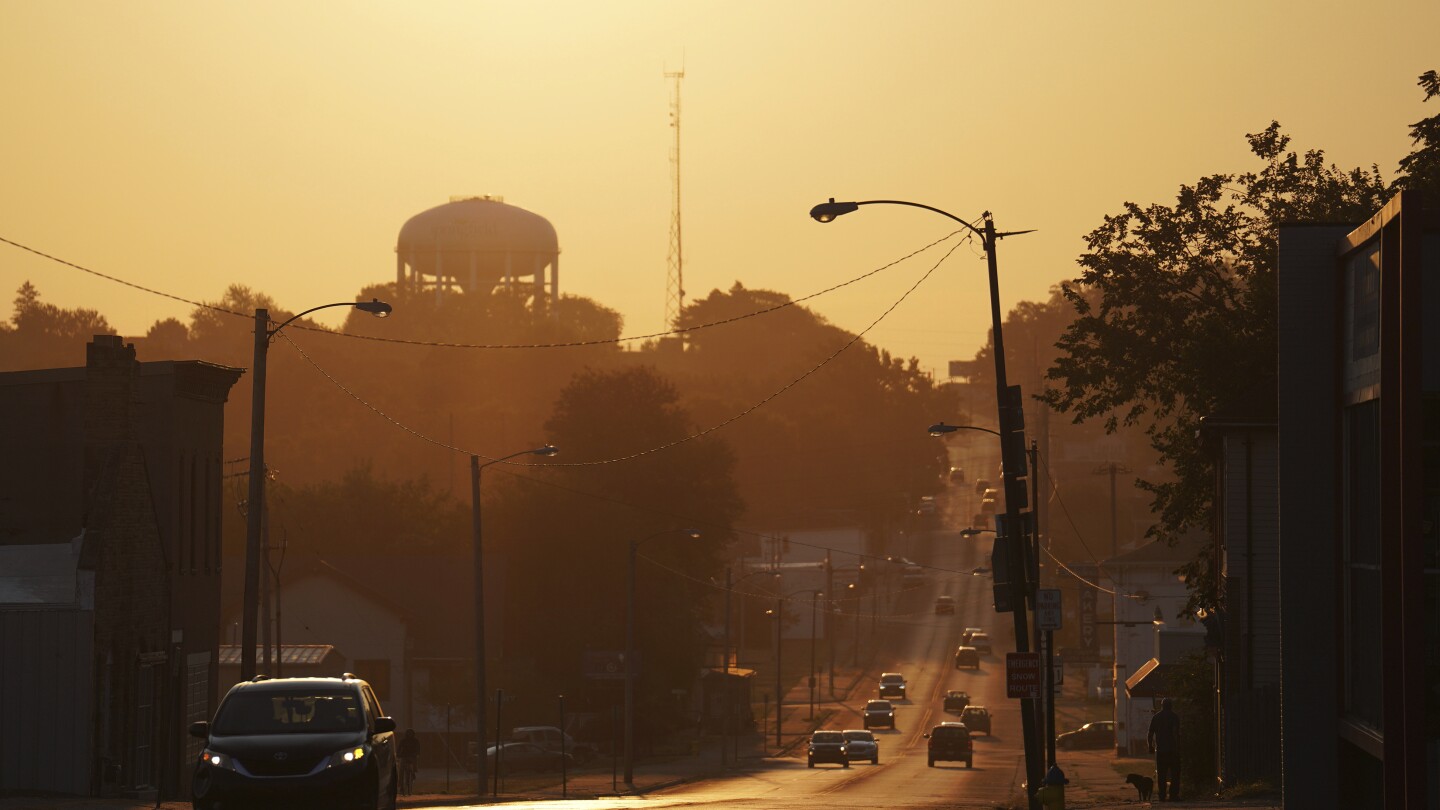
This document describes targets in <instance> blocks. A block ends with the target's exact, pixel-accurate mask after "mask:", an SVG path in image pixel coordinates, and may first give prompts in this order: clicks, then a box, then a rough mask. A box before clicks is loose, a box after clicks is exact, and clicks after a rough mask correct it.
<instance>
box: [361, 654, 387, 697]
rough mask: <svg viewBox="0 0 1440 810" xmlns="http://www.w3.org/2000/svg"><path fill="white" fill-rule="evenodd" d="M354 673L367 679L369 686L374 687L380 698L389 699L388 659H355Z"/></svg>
mask: <svg viewBox="0 0 1440 810" xmlns="http://www.w3.org/2000/svg"><path fill="white" fill-rule="evenodd" d="M355 674H356V675H358V676H360V677H361V678H364V679H365V680H367V681H369V682H370V686H371V687H373V688H374V689H375V695H376V696H377V697H379V698H380V699H381V700H389V699H390V659H388V658H360V659H356V661H355Z"/></svg>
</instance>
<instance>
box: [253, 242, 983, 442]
mask: <svg viewBox="0 0 1440 810" xmlns="http://www.w3.org/2000/svg"><path fill="white" fill-rule="evenodd" d="M966 239H968V236H967V237H966V238H964V239H961V240H960V241H959V242H957V243H955V244H954V245H951V246H950V249H949V250H947V251H945V253H944V255H942V256H941V257H940V258H939V259H938V260H937V261H936V262H935V264H933V265H931V266H930V268H929V269H928V270H926V271H925V273H924V274H922V275H921V276H920V278H918V279H917V280H916V281H915V283H914V284H911V285H910V287H909V288H908V289H907V290H905V292H904V293H902V294H901V295H900V297H899V298H897V299H896V300H895V301H894V302H893V303H891V304H890V306H888V307H886V308H885V310H884V311H883V312H881V313H880V315H879V316H878V317H876V318H875V320H873V321H871V322H870V324H869V325H868V326H866V327H865V328H864V329H862V330H860V331H859V332H857V333H855V334H854V335H852V336H851V337H850V339H849V340H847V341H845V342H844V343H843V344H841V346H840V347H839V348H838V349H836V350H835V351H833V352H831V353H830V354H829V355H828V356H826V357H825V358H824V359H822V360H821V361H820V362H818V363H816V364H815V365H814V366H811V367H810V368H809V369H808V370H806V371H805V372H804V373H802V374H801V375H800V376H798V377H796V378H794V379H792V380H790V381H789V382H787V383H785V384H784V385H782V386H781V387H780V388H778V389H776V390H775V391H774V392H772V393H770V394H769V395H768V396H766V397H764V398H762V399H761V400H759V401H758V402H755V403H752V404H751V405H750V406H748V407H746V408H745V409H744V410H741V411H740V412H739V413H736V414H734V415H732V416H730V417H729V418H727V419H725V420H723V421H721V422H718V423H716V424H714V425H711V426H709V427H707V428H704V429H702V430H700V431H697V432H694V433H691V434H689V435H687V436H684V437H681V438H679V439H675V440H674V441H670V442H667V443H665V444H661V445H658V446H656V447H651V448H649V449H646V450H639V451H636V452H634V453H630V454H628V455H624V456H615V457H613V458H607V459H597V460H591V461H571V462H544V463H540V462H524V461H511V460H505V461H501V462H500V463H502V464H505V465H509V466H515V467H595V466H601V465H606V464H616V463H619V462H622V461H632V460H634V459H637V458H641V457H644V456H649V455H653V454H655V453H659V452H662V451H665V450H669V449H671V448H673V447H677V446H679V445H682V444H685V443H686V442H691V441H695V440H697V439H700V438H703V437H705V436H708V435H710V434H711V433H714V432H716V431H718V430H721V429H723V428H725V427H728V426H729V425H731V424H734V423H735V422H737V421H739V420H741V419H743V418H745V417H746V416H749V415H750V414H752V413H754V412H755V411H757V410H759V409H760V408H762V407H764V406H765V405H767V404H769V403H770V402H771V401H773V400H774V399H775V398H776V397H778V396H780V395H781V394H784V393H785V392H786V391H789V390H790V389H791V388H794V387H795V386H797V385H799V384H800V383H802V382H804V381H805V380H806V379H807V378H809V377H810V376H811V375H813V374H815V373H816V372H818V371H819V370H820V369H822V368H824V367H825V366H826V365H828V364H829V363H830V362H831V361H833V360H834V359H835V358H836V357H839V356H840V355H841V353H843V352H844V351H845V350H847V349H849V348H850V347H852V346H854V345H855V344H856V343H858V342H860V340H861V339H862V338H864V337H865V335H866V333H868V332H869V331H870V330H871V329H873V328H875V326H876V324H879V323H880V322H881V321H883V320H885V318H886V317H888V316H889V315H890V313H892V312H894V311H895V308H896V307H898V306H900V305H901V304H902V303H904V302H905V300H906V299H907V298H909V297H910V295H911V294H912V293H914V292H915V290H916V289H918V288H919V287H920V285H921V284H924V283H925V281H926V280H927V279H929V278H930V276H931V275H933V274H934V273H935V271H936V270H938V269H939V268H940V265H942V264H944V263H945V260H946V259H948V258H950V255H951V254H953V253H954V252H955V250H956V249H957V248H958V247H959V246H960V245H962V244H964V243H965V241H966ZM279 336H280V337H281V338H284V340H285V342H286V343H288V344H290V346H291V347H292V348H294V349H295V351H296V352H298V353H299V354H300V356H301V357H302V358H304V360H305V361H306V362H307V363H309V364H310V365H311V366H312V367H313V368H314V369H315V370H316V371H318V372H319V373H320V374H321V375H322V376H324V377H325V379H327V380H329V381H330V383H331V384H332V385H334V386H335V387H336V388H339V389H340V390H341V391H343V392H344V393H345V394H346V395H347V396H349V397H350V398H351V399H354V400H355V401H356V402H358V403H360V404H361V405H363V406H364V407H366V408H368V409H369V410H371V411H373V412H374V413H375V414H377V415H378V416H380V417H381V418H383V419H385V420H386V421H387V422H390V423H391V424H392V425H394V426H396V427H398V428H400V429H401V430H403V431H405V432H406V433H409V434H411V435H412V436H415V437H416V438H418V439H421V440H422V441H425V442H428V443H430V444H433V445H435V446H437V447H441V448H444V449H446V450H449V451H451V452H455V453H461V454H464V455H468V456H477V457H479V458H484V459H486V460H489V461H499V460H498V459H495V458H492V457H490V456H487V455H484V454H483V453H477V452H475V451H471V450H466V449H464V448H461V447H458V446H456V445H452V444H449V443H447V442H443V441H440V440H439V439H436V438H433V437H431V436H427V435H426V434H424V433H421V432H420V431H418V430H416V429H414V428H412V427H410V426H409V425H406V424H404V423H403V422H401V421H400V420H398V419H396V418H395V417H393V416H390V415H389V414H387V413H386V412H385V411H383V410H381V409H380V408H379V407H378V406H376V405H375V404H373V403H371V402H370V401H368V400H366V399H365V398H364V397H362V396H360V395H359V394H358V393H356V392H355V391H353V390H351V389H350V388H349V386H347V385H345V384H344V383H342V382H341V381H340V380H338V379H336V377H335V376H334V375H333V374H331V373H330V372H329V371H326V370H325V368H324V367H323V366H321V365H320V364H319V363H318V362H316V361H315V359H314V358H313V357H311V356H310V355H309V354H308V353H307V352H306V351H305V350H304V349H303V348H301V347H300V345H299V344H298V343H296V342H295V341H294V340H291V339H290V336H289V335H286V334H285V333H284V332H281V333H280V334H279Z"/></svg>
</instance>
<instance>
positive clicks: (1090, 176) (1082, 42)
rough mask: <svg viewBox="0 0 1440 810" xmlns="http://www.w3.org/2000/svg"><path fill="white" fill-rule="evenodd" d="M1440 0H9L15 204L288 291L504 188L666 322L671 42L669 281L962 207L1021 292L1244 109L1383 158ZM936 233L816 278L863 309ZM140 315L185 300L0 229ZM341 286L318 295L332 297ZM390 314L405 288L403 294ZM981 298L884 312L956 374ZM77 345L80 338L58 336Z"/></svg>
mask: <svg viewBox="0 0 1440 810" xmlns="http://www.w3.org/2000/svg"><path fill="white" fill-rule="evenodd" d="M1437 31H1440V2H1435V0H1413V1H1410V2H1385V0H1380V2H1377V3H1372V4H1358V3H1356V4H1342V3H1338V2H1324V1H1322V0H1305V1H1304V2H1301V1H1300V0H1284V1H1283V2H1264V1H1263V0H1248V1H1247V2H1230V1H1228V0H1226V1H1222V2H1207V3H1173V2H1154V1H1153V0H1149V1H1148V2H1086V3H1076V2H1051V3H1037V2H991V3H984V4H982V3H973V2H916V1H910V2H906V1H904V0H897V2H891V3H884V4H881V3H877V2H873V1H872V2H855V1H852V0H831V2H809V0H803V1H801V0H786V1H785V2H774V1H773V0H772V1H771V2H736V1H735V0H730V2H691V1H690V0H670V2H664V3H660V2H629V1H626V0H607V1H606V2H594V0H583V1H582V0H571V1H570V2H530V1H529V0H526V1H525V2H520V1H519V0H510V1H509V2H365V3H359V2H357V3H340V2H324V3H320V2H296V0H285V1H284V2H256V1H255V0H251V2H246V3H195V2H179V1H178V0H157V1H154V2H134V1H132V2H125V3H100V2H59V1H57V0H7V2H4V3H3V4H0V74H3V75H4V76H5V79H4V80H3V82H0V102H3V109H4V125H3V126H0V150H3V154H4V160H3V162H0V177H3V180H0V236H4V237H5V238H8V239H12V240H15V241H18V242H23V243H26V244H29V245H32V246H33V247H36V248H38V249H41V250H44V251H47V252H51V253H54V254H57V255H59V256H61V257H64V258H66V259H69V260H71V261H74V262H77V263H80V264H83V265H86V266H90V267H93V268H95V269H97V270H101V271H103V272H106V273H110V274H113V275H117V276H121V277H124V278H127V279H129V280H132V281H135V282H137V283H141V284H145V285H148V286H152V287H156V288H159V289H162V290H165V291H167V292H171V293H173V294H176V295H179V296H182V297H186V298H195V299H209V300H214V299H217V298H219V296H220V295H221V294H222V292H223V290H224V288H225V286H226V285H228V284H230V283H232V282H240V283H244V284H247V285H250V286H251V287H254V288H257V289H260V290H263V291H265V292H267V293H269V294H271V295H273V296H274V297H275V298H276V299H277V300H278V301H279V302H280V303H281V305H282V306H284V307H286V308H287V309H291V310H300V309H304V308H307V307H310V306H313V305H316V304H320V303H328V302H330V301H336V300H344V299H347V298H349V297H351V296H353V295H354V294H355V293H356V292H357V291H358V290H359V288H360V287H361V285H363V284H366V283H373V282H383V281H386V280H390V279H393V277H394V263H395V258H394V252H393V251H394V246H395V239H396V235H397V232H398V231H399V228H400V226H401V225H402V224H403V223H404V222H405V220H406V219H407V218H409V217H410V216H411V215H413V214H415V213H418V212H419V211H422V210H424V209H426V208H429V207H432V206H434V205H438V204H440V203H443V202H445V201H446V200H447V199H449V197H450V196H451V195H469V194H496V195H501V196H503V197H504V199H505V201H506V202H508V203H511V204H513V205H518V206H520V207H522V208H526V209H528V210H531V211H534V212H536V213H538V214H541V215H543V216H545V217H546V218H548V219H549V220H550V221H551V222H552V223H553V224H554V225H555V228H556V230H557V232H558V234H559V239H560V248H561V262H560V270H561V289H562V291H563V292H569V293H575V294H579V295H585V296H588V297H591V298H595V299H597V300H599V301H600V302H601V303H603V304H605V305H607V306H610V307H613V308H615V309H617V310H619V311H620V312H621V313H622V314H623V315H624V316H625V322H626V326H625V331H626V333H627V334H633V333H641V332H654V331H659V330H660V329H662V328H663V326H662V321H663V314H664V293H665V273H666V250H667V244H668V234H669V219H670V167H669V149H670V140H671V137H672V135H671V130H670V128H669V126H668V118H669V95H670V85H669V84H668V83H667V81H666V80H665V79H664V78H663V77H662V73H663V72H664V71H665V70H667V69H669V70H677V69H680V68H681V67H682V66H683V68H684V70H685V74H686V77H685V79H684V82H683V85H682V93H683V119H682V120H683V138H684V141H683V159H684V162H683V171H684V200H685V207H684V229H685V230H684V233H685V274H686V287H687V289H688V291H689V293H690V297H691V299H694V298H696V297H699V296H703V295H704V294H705V293H707V292H708V291H710V290H711V289H714V288H716V287H719V288H728V287H729V286H730V285H731V284H732V283H733V282H734V281H736V280H737V279H739V280H741V281H743V282H744V283H745V284H746V285H747V286H750V287H764V288H770V289H775V290H780V291H782V292H786V293H789V294H791V295H792V296H797V297H798V296H800V295H804V294H807V293H810V292H813V291H815V290H818V289H820V288H823V287H826V286H829V285H831V284H834V283H836V282H838V281H841V280H844V279H847V278H851V277H853V276H857V275H859V274H861V273H863V272H865V271H866V270H869V269H872V268H874V267H876V266H878V265H880V264H883V263H885V262H887V261H889V260H891V259H893V258H896V257H898V256H900V255H903V254H905V253H908V252H909V251H911V250H913V249H915V248H917V247H919V246H921V245H923V244H925V243H927V242H930V241H932V240H933V239H935V238H937V237H939V236H941V235H943V234H945V233H948V232H949V231H950V230H952V228H951V223H949V222H948V221H946V220H943V219H940V218H938V217H936V216H934V215H932V214H928V213H926V212H924V211H917V210H913V209H904V208H897V207H888V208H884V207H878V206H877V207H873V208H867V209H863V210H862V211H860V212H858V213H856V214H852V215H850V216H848V217H845V218H844V219H841V220H839V221H838V222H836V223H833V224H830V225H824V226H822V225H819V224H817V223H815V222H813V221H812V220H810V219H809V218H808V217H807V216H806V212H807V211H808V210H809V208H810V206H812V205H813V204H815V203H816V202H820V201H823V200H824V199H825V198H827V197H830V196H834V197H836V198H839V199H871V198H891V199H897V198H898V199H907V200H914V201H918V202H923V203H928V204H930V205H934V206H936V207H939V208H943V209H946V210H949V211H951V212H953V213H955V214H957V215H961V216H964V217H967V218H971V217H978V216H979V214H980V213H981V212H982V211H984V210H987V209H988V210H991V211H993V212H994V214H995V218H996V222H997V226H998V227H999V228H1000V229H1001V230H1019V229H1026V228H1035V229H1038V232H1037V233H1035V234H1031V235H1027V236H1023V237H1017V238H1014V239H1009V240H1006V241H1004V242H1002V243H1001V247H1000V251H999V260H1000V270H1001V293H1002V300H1003V303H1004V305H1005V307H1006V308H1007V309H1008V308H1009V307H1010V306H1011V305H1012V304H1014V303H1015V302H1016V301H1019V300H1022V299H1026V300H1039V299H1043V298H1044V297H1046V295H1047V291H1048V289H1049V288H1050V287H1051V286H1052V285H1053V284H1055V283H1056V282H1058V281H1061V280H1062V279H1068V278H1071V277H1073V275H1074V260H1075V257H1076V256H1077V255H1078V254H1079V253H1080V251H1081V250H1082V247H1083V245H1082V241H1081V237H1082V236H1083V235H1084V234H1085V233H1086V232H1088V231H1089V230H1091V229H1092V228H1093V227H1095V226H1096V225H1097V224H1099V222H1100V221H1101V218H1102V217H1103V216H1104V215H1105V214H1108V213H1113V212H1114V211H1116V210H1117V209H1118V208H1119V206H1120V204H1121V203H1122V202H1123V201H1125V200H1134V201H1137V202H1142V203H1145V202H1152V201H1170V200H1171V199H1173V195H1174V192H1175V190H1176V188H1177V186H1178V185H1179V184H1180V183H1182V182H1191V181H1193V180H1195V179H1196V178H1198V177H1199V176H1201V175H1204V174H1209V173H1214V172H1231V171H1245V170H1249V169H1252V168H1255V167H1256V164H1255V163H1254V161H1253V160H1252V159H1250V157H1249V155H1248V152H1247V149H1246V144H1245V140H1244V135H1245V133H1247V132H1257V131H1260V130H1261V129H1263V128H1264V127H1265V126H1266V125H1267V124H1268V123H1269V122H1270V121H1271V120H1272V119H1278V120H1279V121H1280V122H1281V124H1282V125H1283V127H1284V128H1285V130H1286V131H1287V132H1288V133H1290V134H1291V135H1292V136H1293V137H1294V139H1295V140H1294V142H1293V144H1292V146H1293V147H1295V148H1299V149H1302V150H1303V149H1311V148H1320V149H1324V150H1326V152H1327V153H1328V157H1329V159H1330V160H1332V161H1333V162H1336V163H1338V164H1340V165H1341V166H1343V167H1347V168H1348V167H1353V166H1355V165H1365V166H1369V165H1370V164H1372V163H1375V164H1378V165H1379V167H1380V169H1381V170H1382V171H1383V172H1384V174H1385V176H1386V177H1387V179H1388V178H1391V177H1393V174H1394V171H1395V163H1396V161H1397V160H1398V159H1399V158H1400V157H1401V156H1403V155H1404V154H1406V153H1407V152H1408V151H1409V148H1410V142H1409V138H1408V135H1407V133H1408V125H1409V124H1410V123H1412V122H1414V121H1416V120H1419V119H1420V118H1422V117H1425V116H1427V115H1434V114H1435V113H1437V112H1440V110H1437V109H1436V103H1435V102H1431V103H1430V104H1429V105H1425V104H1422V103H1421V99H1422V93H1421V91H1420V90H1419V88H1417V87H1416V86H1415V79H1416V77H1417V76H1418V75H1419V74H1420V73H1422V72H1424V71H1425V70H1429V69H1435V68H1440V39H1437ZM926 267H928V263H926V264H920V263H915V262H911V263H908V264H906V265H904V266H902V267H899V268H895V269H892V270H890V271H887V272H886V273H883V274H880V275H879V276H877V277H875V278H872V279H870V280H867V281H866V282H864V283H862V284H858V285H856V286H854V287H851V288H848V289H847V290H845V291H843V292H840V293H836V294H833V295H829V296H825V297H823V298H820V299H817V300H816V301H814V302H813V303H812V304H811V306H813V307H814V309H816V310H817V311H819V312H820V313H822V314H824V315H825V316H826V317H828V318H830V319H831V320H832V321H833V322H835V323H837V324H839V325H840V326H842V327H845V328H847V329H850V330H859V329H862V328H864V327H865V326H866V325H868V324H869V323H870V322H871V321H872V320H873V319H874V318H876V317H877V316H879V315H880V313H881V312H882V311H883V310H884V309H885V308H886V307H888V306H889V305H890V304H891V303H893V302H894V301H895V300H896V299H898V298H899V297H900V296H901V295H902V294H903V293H904V291H905V289H907V288H908V287H909V286H910V285H911V284H912V283H914V281H915V280H916V279H917V278H919V276H920V275H921V274H922V273H923V272H924V270H925V268H926ZM27 279H28V280H30V281H33V282H34V283H35V284H36V285H37V286H38V287H39V288H40V290H41V293H42V295H43V297H44V299H45V300H46V301H49V302H51V303H55V304H59V305H61V306H65V307H91V308H95V309H99V310H100V311H101V312H103V313H104V314H105V315H106V316H107V317H108V318H109V319H110V321H111V323H112V324H113V325H114V326H115V327H117V328H118V329H119V330H120V331H121V332H122V333H125V334H131V335H134V334H140V333H143V332H144V331H145V329H147V328H148V327H149V325H150V324H151V323H153V322H154V321H155V320H157V319H159V318H164V317H171V316H174V317H179V318H181V319H182V320H183V319H185V318H186V317H187V316H188V310H189V308H188V307H186V306H185V305H183V304H179V303H174V302H170V301H167V300H165V299H161V298H156V297H154V296H150V295H146V294H144V293H140V292H136V291H132V290H128V289H126V288H123V287H119V286H117V285H114V284H112V283H109V282H106V281H103V280H100V279H96V278H93V277H90V276H86V275H83V274H81V273H79V272H77V271H75V270H72V269H69V268H65V267H62V266H60V265H56V264H53V263H50V262H47V261H45V260H42V259H39V258H36V257H33V256H31V255H29V254H26V253H23V252H21V251H19V250H16V249H14V248H11V247H9V246H5V245H0V294H4V295H5V299H4V300H5V304H4V305H3V307H0V317H8V316H9V314H10V307H9V303H8V302H9V299H10V297H13V291H14V290H15V289H16V288H18V287H19V286H20V284H21V283H23V282H24V281H25V280H27ZM339 312H340V311H338V310H332V313H336V314H335V316H334V317H333V318H330V319H327V322H330V323H336V322H338V321H339V319H340V317H342V315H341V314H339ZM396 317H404V313H403V312H397V313H396ZM988 326H989V310H988V288H987V286H986V281H985V263H984V261H983V259H981V258H980V257H979V255H978V252H977V251H972V250H971V249H970V248H968V247H966V248H961V250H960V251H958V252H957V253H956V254H955V255H954V256H953V257H952V259H951V260H950V261H949V262H948V263H947V264H946V266H945V268H944V269H943V270H942V272H940V273H938V274H937V275H936V276H934V277H932V278H931V279H930V281H928V282H927V283H926V284H925V285H923V286H922V287H921V288H920V289H919V290H917V291H916V293H915V294H914V295H913V296H912V297H911V298H910V299H909V300H908V301H906V303H904V304H903V305H902V306H901V307H900V308H898V309H897V310H896V311H895V312H894V314H892V315H891V316H890V317H889V318H888V319H887V320H886V321H885V322H884V323H882V324H881V325H880V327H878V328H877V329H876V330H875V331H874V332H872V333H870V338H871V339H872V342H874V343H877V344H878V345H880V346H882V347H884V348H886V349H889V350H890V351H891V352H893V353H895V354H898V355H901V356H907V357H908V356H912V355H914V356H918V357H920V359H921V362H922V365H923V366H924V367H926V368H927V369H932V370H937V371H938V372H939V373H941V374H943V373H944V369H945V362H946V361H947V360H950V359H968V358H970V357H972V356H973V355H974V352H975V350H976V349H977V348H978V347H979V346H980V345H981V344H982V343H983V342H984V340H985V335H986V329H987V328H988ZM77 356H78V355H77Z"/></svg>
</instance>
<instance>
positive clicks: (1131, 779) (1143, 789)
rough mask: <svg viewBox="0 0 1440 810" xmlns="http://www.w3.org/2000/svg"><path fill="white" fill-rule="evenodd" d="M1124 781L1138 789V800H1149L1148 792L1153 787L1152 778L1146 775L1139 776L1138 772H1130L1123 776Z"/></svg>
mask: <svg viewBox="0 0 1440 810" xmlns="http://www.w3.org/2000/svg"><path fill="white" fill-rule="evenodd" d="M1125 783H1126V784H1129V785H1134V786H1135V789H1136V790H1138V791H1140V801H1142V802H1148V801H1150V792H1151V791H1153V790H1154V789H1155V780H1154V779H1151V778H1150V777H1148V776H1141V775H1140V774H1138V773H1132V774H1130V775H1128V776H1126V777H1125Z"/></svg>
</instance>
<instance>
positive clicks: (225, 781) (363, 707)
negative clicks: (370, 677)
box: [190, 673, 398, 810]
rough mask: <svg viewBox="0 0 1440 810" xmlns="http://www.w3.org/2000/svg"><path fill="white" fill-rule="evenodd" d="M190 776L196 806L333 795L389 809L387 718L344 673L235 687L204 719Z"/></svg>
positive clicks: (391, 738)
mask: <svg viewBox="0 0 1440 810" xmlns="http://www.w3.org/2000/svg"><path fill="white" fill-rule="evenodd" d="M190 736H192V737H198V738H199V739H202V740H204V741H205V743H204V748H203V749H202V751H201V754H200V759H199V762H198V763H196V766H195V772H194V774H193V776H192V778H191V781H190V793H191V800H192V802H193V806H194V807H196V808H198V810H211V808H222V807H231V806H233V805H237V804H251V803H254V804H259V805H261V806H265V805H269V804H279V803H312V802H317V801H322V800H323V801H338V802H342V803H345V804H349V805H352V806H356V807H394V806H395V795H396V788H397V785H398V782H397V780H396V768H395V764H396V763H395V745H396V741H395V721H394V720H393V719H391V718H389V717H387V716H385V714H384V713H383V712H382V710H381V708H380V701H379V700H378V699H377V698H376V697H375V692H374V690H372V689H371V688H370V684H368V683H366V682H365V681H363V680H360V679H359V678H356V677H355V676H354V675H350V674H348V673H347V674H346V675H345V676H344V677H340V678H265V676H263V675H262V676H259V677H257V678H256V679H254V680H250V681H245V682H243V683H238V684H235V685H234V686H232V687H231V688H230V691H229V692H227V693H226V694H225V699H224V700H222V701H221V702H220V708H219V709H217V710H216V712H215V719H214V721H212V722H207V721H205V720H200V721H197V722H195V723H191V724H190Z"/></svg>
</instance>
